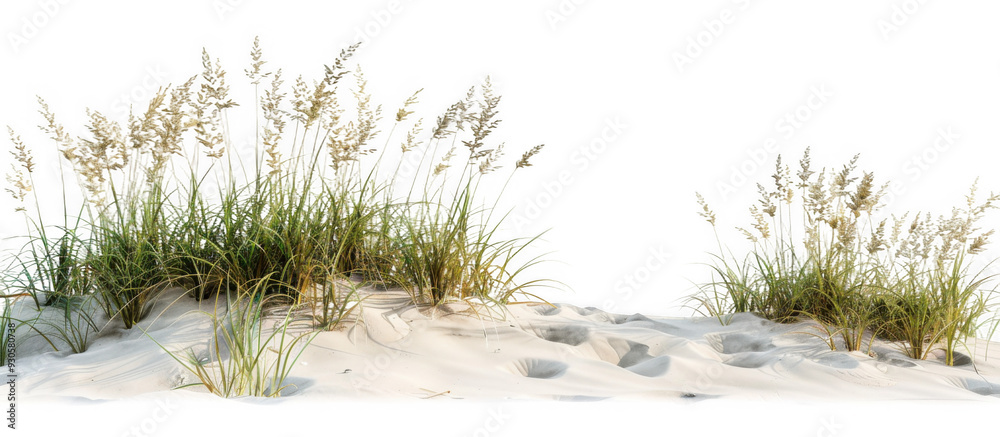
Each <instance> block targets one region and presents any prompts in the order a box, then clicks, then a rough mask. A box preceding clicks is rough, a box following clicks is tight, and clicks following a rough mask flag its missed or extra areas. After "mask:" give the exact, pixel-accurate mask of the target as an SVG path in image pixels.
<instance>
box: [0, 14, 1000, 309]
mask: <svg viewBox="0 0 1000 437" xmlns="http://www.w3.org/2000/svg"><path fill="white" fill-rule="evenodd" d="M345 3H346V2H302V1H284V2H280V4H279V3H278V2H264V1H259V0H258V1H254V0H244V1H236V0H228V1H227V0H218V1H172V2H126V1H104V2H86V3H85V2H75V1H66V0H63V1H59V2H45V1H39V2H36V1H12V2H4V3H3V5H2V6H0V30H2V31H3V33H4V35H3V36H4V40H3V41H4V44H2V45H0V56H2V58H0V59H2V69H0V101H2V105H0V123H3V124H7V125H10V126H12V127H13V128H15V129H16V130H17V131H18V133H20V134H21V135H22V136H23V137H24V138H25V140H27V142H28V143H29V145H30V146H31V147H32V148H33V149H34V150H35V152H36V154H37V155H38V157H37V158H36V159H38V160H39V161H41V162H42V165H41V167H43V168H42V171H48V173H40V174H41V175H46V174H47V175H49V177H48V179H49V180H53V179H55V178H54V177H53V176H52V174H53V173H52V170H51V169H52V166H53V165H54V162H55V159H56V155H55V153H54V148H55V146H54V144H53V143H52V142H51V141H49V140H47V139H46V138H45V137H44V136H43V135H41V134H40V133H39V132H38V131H37V129H35V126H36V125H38V124H40V123H41V121H42V120H41V117H40V116H39V115H38V114H37V112H36V109H37V105H36V103H35V98H34V96H35V95H36V94H37V95H41V96H43V97H45V98H46V99H47V100H48V102H49V103H50V104H51V106H52V108H53V110H54V111H55V112H56V113H57V114H58V116H59V117H60V119H61V121H62V122H63V123H64V124H65V125H66V126H67V127H69V128H70V131H71V132H72V133H73V134H74V135H83V133H84V131H83V126H84V124H85V119H84V109H85V108H88V107H89V108H92V109H95V110H100V111H102V112H105V113H107V114H110V115H113V116H124V115H125V112H126V110H125V108H127V107H128V105H129V104H135V105H136V106H137V107H142V106H143V105H144V104H145V101H146V99H147V98H148V96H149V95H150V94H151V93H152V91H153V90H155V89H156V88H157V87H159V86H163V85H167V84H171V83H174V84H176V83H180V82H182V81H184V80H185V79H187V78H188V77H189V76H191V75H194V74H197V73H199V72H200V53H201V49H202V47H205V48H207V49H208V50H209V52H210V53H211V55H212V56H213V58H215V57H217V58H221V59H222V61H223V64H224V65H225V66H226V68H227V69H228V71H229V76H228V78H229V81H230V83H232V84H234V85H233V92H234V96H235V98H236V100H237V101H238V102H241V103H243V105H242V106H240V107H239V108H237V109H236V110H235V111H234V112H233V114H232V115H231V119H234V120H249V119H250V118H251V117H252V113H250V112H248V111H249V108H250V107H251V104H252V100H253V94H252V90H251V88H249V87H248V86H246V82H247V81H246V80H245V77H244V76H243V75H242V70H243V68H245V67H246V66H247V64H248V52H249V48H250V45H251V43H252V41H253V37H254V36H255V35H259V36H260V37H261V42H262V46H263V48H264V51H265V57H266V59H267V60H269V61H270V63H269V64H267V67H270V68H272V69H273V68H278V67H281V68H283V69H284V70H285V77H286V79H287V80H288V82H286V84H290V82H291V80H292V79H293V78H294V77H295V76H296V75H297V74H305V75H306V77H307V78H315V77H317V76H318V75H319V74H320V72H321V66H322V65H323V64H324V63H329V62H330V61H331V60H332V59H333V58H334V56H335V55H336V54H337V53H338V52H339V50H340V48H342V47H343V46H345V45H347V44H349V43H352V42H355V41H356V40H358V39H363V40H364V41H365V42H366V44H364V46H363V49H362V50H361V52H360V53H359V55H358V56H356V58H355V59H354V60H355V62H356V63H358V64H360V65H361V66H362V67H363V68H364V69H365V72H366V74H367V75H368V78H369V83H370V90H371V91H372V92H373V93H374V94H375V101H377V102H380V103H383V104H385V106H386V112H387V113H391V112H394V110H395V108H396V107H397V106H398V104H399V103H400V102H402V100H404V99H405V98H406V97H407V96H408V95H409V94H410V93H412V92H413V91H414V90H416V89H419V88H424V89H425V90H424V92H423V93H422V103H421V105H420V106H419V107H418V113H417V116H423V117H425V119H426V120H428V121H431V120H433V118H434V117H436V116H437V115H438V114H439V113H440V112H441V110H443V109H444V108H445V107H447V105H448V104H450V103H451V102H453V101H455V100H458V99H459V98H461V97H462V96H463V95H464V92H465V90H466V89H467V88H468V87H470V86H472V85H475V84H477V83H479V82H480V81H481V79H482V78H483V77H485V76H486V75H487V74H489V75H492V77H493V79H494V82H495V83H496V85H497V88H498V90H499V92H501V93H502V94H503V96H504V97H503V101H502V102H501V117H500V118H502V119H503V120H504V122H503V124H502V129H501V130H500V131H498V132H497V134H496V136H495V138H494V141H497V142H499V141H504V142H506V144H507V147H508V150H509V154H508V159H509V160H511V161H512V160H513V159H515V158H516V156H517V155H519V154H520V152H521V151H523V150H526V149H527V148H529V147H531V146H533V145H535V144H539V143H545V144H546V149H545V150H544V153H543V154H542V155H540V156H538V157H536V160H535V166H534V167H532V168H529V169H528V171H523V172H519V174H518V177H516V178H514V182H513V183H512V185H511V186H510V187H509V189H508V190H507V192H506V194H505V196H504V197H503V200H502V202H501V209H502V210H504V211H506V210H508V209H509V210H511V211H512V216H511V217H512V219H511V221H509V222H508V224H509V225H512V226H513V227H514V228H516V229H515V230H516V231H518V232H519V233H520V234H523V235H533V234H536V233H539V232H542V231H545V230H547V229H549V230H550V231H549V232H548V233H547V234H546V235H545V241H544V242H543V243H542V244H540V245H538V247H537V250H538V251H539V252H548V251H552V252H553V253H552V254H551V255H550V256H549V258H550V259H552V260H554V262H551V263H548V264H545V265H542V266H540V267H539V268H538V269H536V270H535V271H534V273H533V274H534V275H535V276H540V277H549V278H553V279H557V280H560V281H563V282H565V283H566V284H567V285H568V286H569V288H570V289H571V290H572V291H571V292H563V291H556V290H549V291H543V296H545V297H546V298H549V299H550V300H554V301H562V302H571V303H576V304H580V305H596V306H600V307H603V308H605V309H608V310H612V311H616V312H638V311H642V312H645V313H651V314H662V315H685V316H686V315H690V314H691V311H690V310H688V309H684V308H681V307H680V304H681V303H682V299H683V298H684V297H685V296H686V295H688V294H690V293H691V292H692V288H691V287H692V285H691V284H692V283H693V282H695V281H698V280H701V279H704V274H705V272H706V269H705V267H704V266H703V265H701V264H700V263H704V262H707V261H709V260H710V258H709V255H708V252H709V251H713V249H714V248H715V247H716V246H715V241H714V237H713V236H712V233H711V228H710V227H709V226H708V224H706V223H704V222H703V221H701V219H700V218H699V217H698V215H697V211H698V207H697V205H696V203H695V196H694V193H695V192H696V191H698V192H701V193H703V194H704V195H705V196H706V198H707V200H708V201H709V203H711V204H712V206H713V207H714V208H715V209H716V212H717V213H718V215H719V221H720V231H721V233H722V239H723V241H724V242H725V244H727V245H729V246H731V247H733V248H734V250H737V251H740V250H742V246H741V244H742V242H743V239H742V236H741V235H740V234H738V233H737V232H735V231H733V227H735V226H748V224H749V223H748V214H747V208H748V207H749V206H750V205H751V203H752V201H753V199H754V198H755V195H756V189H755V187H754V185H755V184H756V183H757V182H763V183H767V182H768V181H769V180H770V177H769V176H770V174H771V173H772V162H773V160H774V159H775V157H776V156H777V154H778V153H783V154H785V156H786V162H789V163H793V164H794V163H795V161H796V160H797V159H798V158H799V157H800V155H801V153H802V151H803V149H804V148H805V147H806V146H811V147H812V150H813V153H814V159H813V163H814V164H813V165H814V166H815V167H822V166H827V167H839V166H840V165H842V164H843V163H845V162H846V161H847V160H848V159H849V158H850V157H851V156H852V155H854V154H855V153H861V154H862V157H861V165H860V167H861V168H863V169H867V170H874V171H875V172H876V176H878V178H879V180H880V181H886V180H895V181H899V182H900V184H899V185H898V187H899V188H898V189H897V190H896V191H897V193H896V195H895V198H896V200H894V201H892V204H891V205H890V206H889V210H891V211H903V210H908V209H922V210H923V209H930V210H932V211H934V212H936V213H942V212H943V213H946V212H948V210H949V208H950V207H951V206H952V205H956V204H958V203H960V202H961V201H962V196H963V195H964V194H965V193H966V191H967V189H968V187H969V186H970V185H971V183H972V182H973V180H974V179H975V177H977V176H979V177H981V178H982V180H981V186H982V187H983V190H984V191H989V190H990V189H993V190H1000V177H998V175H997V174H996V172H995V171H994V168H995V159H996V157H997V156H998V154H997V153H996V148H997V146H998V143H1000V141H998V140H1000V131H998V129H997V127H996V126H997V121H998V120H1000V117H998V116H1000V107H998V105H997V103H996V102H997V97H998V94H1000V51H998V50H997V47H996V41H1000V35H998V34H1000V27H998V26H996V25H995V23H994V21H993V20H994V17H995V16H996V13H997V12H998V11H997V10H998V9H1000V5H997V4H995V3H991V2H985V1H984V2H961V4H953V3H955V2H950V3H946V2H925V3H924V4H921V3H918V2H916V1H910V2H904V1H847V2H835V3H834V2H795V1H784V2H782V1H759V2H758V1H752V0H751V1H698V2H693V1H692V2H653V1H646V2H640V1H614V2H611V1H580V0H576V1H570V0H564V1H561V2H560V1H555V0H549V1H503V2H496V1H494V2H484V1H457V0H456V1H401V2H398V3H396V2H394V3H392V4H390V3H389V2H387V1H374V2H351V3H350V4H345ZM687 61H690V62H687ZM816 90H820V93H821V94H824V97H823V98H822V99H818V98H814V97H811V96H812V95H813V94H814V93H815V92H816ZM824 100H825V101H824ZM810 103H811V104H812V106H813V107H812V108H810V107H809V104H810ZM789 115H791V116H792V117H798V118H799V119H800V121H796V125H797V127H795V128H792V124H790V123H787V122H783V121H782V120H783V119H785V118H786V117H788V116H789ZM608 123H614V124H617V125H620V126H621V133H620V134H616V133H615V132H614V131H611V130H608V127H607V126H608ZM783 123H784V124H783ZM941 129H944V130H945V131H948V130H950V131H951V132H953V133H954V134H956V135H958V138H957V140H955V141H954V142H953V143H951V144H949V143H940V142H939V144H940V145H942V146H943V147H940V148H939V149H935V148H934V144H935V140H936V138H937V137H938V135H939V134H938V131H939V130H941ZM249 132H252V131H247V130H243V131H242V133H237V135H236V136H237V138H236V141H237V142H239V141H240V139H241V138H240V135H242V138H246V136H247V135H249ZM605 133H608V134H611V135H607V138H608V139H611V141H604V140H603V139H602V134H605ZM612 137H614V138H612ZM396 138H397V139H398V138H400V136H399V135H398V134H397V136H396ZM383 139H384V138H383ZM768 140H774V143H773V144H774V148H773V152H769V151H767V150H765V149H764V147H765V145H767V144H768ZM5 144H7V145H6V146H4V148H5V149H7V148H8V147H9V143H7V142H6V141H5ZM391 144H392V146H391V147H393V148H394V147H396V146H395V145H396V144H398V143H397V142H396V139H393V140H392V141H391ZM755 156H756V157H758V159H763V160H764V162H765V163H764V165H760V166H758V165H756V163H754V161H753V159H754V157H755ZM914 159H919V160H921V161H922V162H924V163H925V164H922V165H923V167H919V166H917V165H916V164H915V163H914V162H913V160H914ZM9 163H10V156H9V155H8V154H7V153H4V154H3V156H2V157H0V165H2V168H3V169H4V170H6V169H9ZM509 166H510V165H509V162H508V167H509ZM741 168H742V169H743V170H740V169H741ZM748 170H749V171H748ZM734 173H739V175H737V176H734ZM505 175H506V173H502V174H500V175H499V176H498V177H497V178H495V179H498V180H503V179H504V178H505ZM743 176H746V178H745V179H744V178H743ZM36 178H37V179H41V180H45V179H46V178H45V177H39V176H38V175H36ZM733 182H736V183H735V184H734V183H733ZM720 183H728V184H730V187H731V188H732V189H731V191H729V192H726V193H724V192H723V191H724V190H723V189H722V188H721V186H720ZM39 185H43V186H41V187H39V193H40V194H41V195H42V196H43V197H42V198H43V199H47V200H58V197H57V196H58V189H57V186H54V185H52V184H45V183H39ZM2 199H3V200H2V201H3V204H2V207H0V218H2V220H3V221H2V223H3V225H4V226H3V236H5V237H6V236H10V235H19V234H22V233H23V232H22V231H21V229H22V228H21V227H19V226H18V225H19V224H22V223H23V220H22V219H21V217H20V216H18V215H15V214H13V213H12V212H11V210H12V209H13V208H12V207H11V205H12V204H11V198H10V197H9V196H7V195H6V193H4V195H3V197H2ZM60 203H61V202H51V204H48V203H47V205H49V206H51V207H52V208H57V207H58V205H59V204H60ZM45 208H46V206H43V209H45ZM52 213H55V214H58V213H60V211H59V210H58V209H54V210H53V211H52ZM990 220H991V221H990V222H989V223H987V226H990V225H993V224H995V223H996V217H991V218H990ZM656 253H665V254H669V255H670V257H669V261H668V262H667V263H665V264H663V265H662V266H661V263H659V262H658V260H657V256H656V255H655V254H656ZM647 265H648V267H651V268H649V269H648V270H647V268H646V267H647Z"/></svg>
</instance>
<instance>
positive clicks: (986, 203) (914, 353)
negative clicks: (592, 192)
mask: <svg viewBox="0 0 1000 437" xmlns="http://www.w3.org/2000/svg"><path fill="white" fill-rule="evenodd" d="M857 159H858V157H857V156H855V157H854V158H853V159H852V160H851V161H850V162H849V163H847V164H846V165H844V166H843V167H842V168H841V169H840V170H839V171H827V170H826V169H823V170H822V171H819V172H816V171H813V170H811V168H810V165H811V162H810V157H809V150H808V149H807V150H806V152H805V155H804V157H803V158H802V159H801V160H800V161H799V169H798V171H797V172H796V173H795V176H794V177H793V176H792V174H791V170H790V168H789V167H788V166H787V165H783V164H782V163H781V157H780V156H779V157H778V160H777V163H776V166H775V173H774V174H773V175H772V178H773V180H774V184H773V186H772V187H771V188H767V187H765V186H763V185H760V184H758V188H759V192H760V199H759V201H758V204H756V205H754V206H752V207H751V208H750V213H751V218H752V222H751V226H750V228H751V229H752V230H748V229H747V228H737V229H738V230H739V231H740V232H741V233H742V234H743V235H744V236H745V237H746V238H747V239H748V240H749V241H750V242H751V244H752V250H751V252H750V253H749V254H748V255H747V256H746V257H745V258H742V259H740V258H737V257H736V256H734V255H733V254H732V253H728V254H727V253H726V252H725V249H724V248H723V245H722V243H721V240H719V241H717V243H718V249H719V253H718V254H715V255H713V258H714V259H715V262H714V263H713V264H712V265H711V269H712V273H713V278H714V279H713V280H712V281H710V282H708V283H706V284H703V285H702V286H701V292H700V293H699V294H698V295H696V296H694V297H693V299H694V300H695V301H696V302H698V304H699V307H700V308H701V311H704V312H706V313H707V314H710V315H712V316H715V317H718V318H719V319H720V321H723V322H724V321H726V320H727V317H728V315H729V314H731V313H734V312H754V313H757V314H760V315H761V316H763V317H766V318H768V319H772V320H776V321H779V322H791V321H796V320H801V319H803V318H809V319H813V320H815V321H816V322H818V323H819V324H820V325H821V331H822V333H823V334H825V335H826V337H827V338H826V340H827V342H828V344H830V346H831V348H834V349H836V348H837V345H838V342H836V341H834V340H835V339H839V340H840V341H839V344H842V345H843V347H844V348H846V349H847V350H852V351H853V350H860V349H861V348H862V347H863V343H864V339H865V338H866V336H867V337H868V338H869V339H870V338H872V337H875V336H879V337H882V338H885V339H888V340H892V341H900V342H902V344H903V346H902V347H903V348H904V350H905V351H906V352H907V354H908V355H910V356H911V357H914V358H920V359H924V358H927V356H928V354H929V353H930V352H931V351H932V350H934V349H941V350H943V351H944V352H945V360H944V361H945V362H946V363H947V364H949V365H951V364H954V362H955V360H954V356H955V355H954V354H955V351H956V349H958V348H959V347H961V346H962V344H963V342H964V341H965V340H966V339H967V338H968V337H969V336H970V335H974V334H975V332H976V329H977V327H979V326H980V324H981V323H984V322H986V321H985V320H984V319H985V318H986V317H985V316H987V315H988V314H989V313H990V311H991V309H992V308H993V304H992V301H991V296H992V292H991V291H990V290H989V289H988V288H987V287H986V286H987V283H988V282H989V281H990V280H991V279H992V277H991V276H989V275H985V274H984V270H983V271H979V272H974V271H970V269H971V263H970V258H971V257H972V256H974V255H977V254H979V253H981V252H983V251H984V248H985V245H986V244H987V241H988V238H989V236H990V235H992V233H993V231H992V230H981V229H979V227H978V226H979V225H978V223H979V222H980V221H981V219H982V218H983V216H984V215H985V214H986V213H987V211H989V210H990V209H993V208H995V207H996V205H995V203H996V202H997V201H998V200H1000V196H997V195H993V194H991V195H990V196H989V197H988V198H987V199H986V200H983V201H978V200H977V199H976V186H975V185H973V187H972V189H971V190H970V193H969V195H968V196H967V197H966V202H965V205H964V206H963V207H958V208H954V209H953V211H952V214H951V216H940V217H939V218H937V219H932V218H931V216H930V214H929V213H927V214H925V215H920V214H917V215H913V216H912V217H913V218H912V219H909V217H911V215H910V214H904V215H902V216H901V217H897V216H895V215H892V216H890V218H887V219H876V217H877V216H878V215H879V214H880V213H881V211H880V209H881V207H882V205H881V199H882V196H883V194H884V193H885V189H886V185H883V186H881V187H879V186H877V185H876V184H875V179H874V175H873V174H872V173H869V172H863V173H862V174H861V175H857V173H856V165H857ZM698 202H699V205H700V206H701V209H702V210H701V212H700V214H701V215H702V217H703V218H705V219H706V221H708V222H709V223H710V224H711V225H712V226H713V229H714V228H715V226H716V217H715V214H714V212H713V211H712V210H711V209H710V208H709V206H708V204H707V202H706V201H705V199H704V198H703V197H702V196H701V195H698ZM716 239H717V240H718V239H719V237H718V231H717V230H716ZM869 346H870V340H869Z"/></svg>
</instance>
